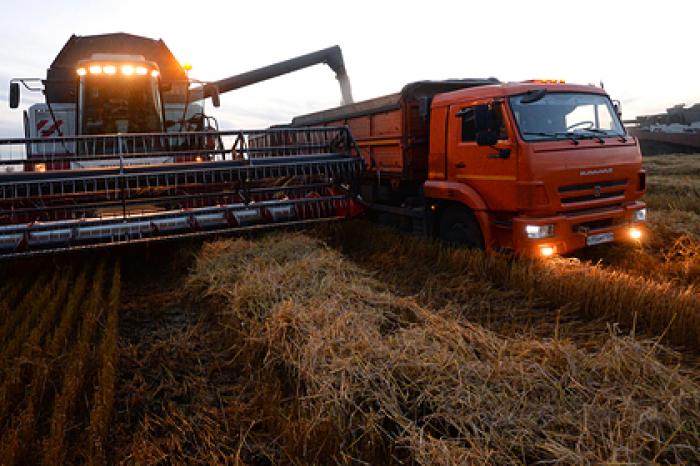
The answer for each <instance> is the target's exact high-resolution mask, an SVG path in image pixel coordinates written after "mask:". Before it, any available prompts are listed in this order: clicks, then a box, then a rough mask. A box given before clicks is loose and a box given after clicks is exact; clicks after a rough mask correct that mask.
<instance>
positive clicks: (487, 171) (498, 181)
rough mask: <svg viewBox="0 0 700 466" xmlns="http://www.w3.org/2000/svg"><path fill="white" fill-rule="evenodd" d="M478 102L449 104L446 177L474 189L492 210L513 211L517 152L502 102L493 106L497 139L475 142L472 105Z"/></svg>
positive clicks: (473, 108) (473, 107)
mask: <svg viewBox="0 0 700 466" xmlns="http://www.w3.org/2000/svg"><path fill="white" fill-rule="evenodd" d="M485 103H490V102H484V101H478V102H469V103H467V104H460V105H452V106H450V114H449V118H448V121H449V123H448V131H447V139H448V140H447V179H448V180H449V181H458V182H460V183H465V184H468V185H470V186H471V187H472V188H474V189H475V190H476V191H477V192H478V193H479V194H480V195H481V197H482V198H483V199H484V201H485V202H486V205H487V206H488V207H489V209H490V210H493V211H512V210H515V205H516V184H515V181H516V173H517V157H516V154H517V152H516V151H515V150H514V149H515V147H514V142H513V141H514V138H513V136H512V135H513V133H512V130H511V128H510V127H509V124H508V122H507V120H506V119H505V118H503V116H504V115H503V103H501V102H492V103H491V104H492V105H494V106H495V108H494V110H495V115H497V118H496V121H497V125H498V127H499V136H498V142H497V143H496V144H495V145H493V146H479V145H478V144H477V142H476V125H475V107H476V105H479V104H485Z"/></svg>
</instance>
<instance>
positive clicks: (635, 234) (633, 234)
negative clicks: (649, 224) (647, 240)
mask: <svg viewBox="0 0 700 466" xmlns="http://www.w3.org/2000/svg"><path fill="white" fill-rule="evenodd" d="M641 237H642V230H640V229H639V228H630V238H632V239H639V238H641Z"/></svg>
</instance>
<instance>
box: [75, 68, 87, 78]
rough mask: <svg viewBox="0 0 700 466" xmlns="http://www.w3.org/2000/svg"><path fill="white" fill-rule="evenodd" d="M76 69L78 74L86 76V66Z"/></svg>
mask: <svg viewBox="0 0 700 466" xmlns="http://www.w3.org/2000/svg"><path fill="white" fill-rule="evenodd" d="M75 71H76V73H78V76H85V75H86V74H87V70H86V69H85V68H78V69H77V70H75Z"/></svg>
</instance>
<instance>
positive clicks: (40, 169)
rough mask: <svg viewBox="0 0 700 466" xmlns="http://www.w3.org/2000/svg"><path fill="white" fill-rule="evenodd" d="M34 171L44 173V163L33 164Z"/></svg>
mask: <svg viewBox="0 0 700 466" xmlns="http://www.w3.org/2000/svg"><path fill="white" fill-rule="evenodd" d="M34 171H37V172H45V171H46V164H45V163H35V164H34Z"/></svg>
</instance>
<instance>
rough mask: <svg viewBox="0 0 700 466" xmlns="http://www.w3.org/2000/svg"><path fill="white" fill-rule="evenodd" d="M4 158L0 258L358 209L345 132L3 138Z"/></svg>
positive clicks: (357, 165) (317, 218)
mask: <svg viewBox="0 0 700 466" xmlns="http://www.w3.org/2000/svg"><path fill="white" fill-rule="evenodd" d="M212 140H216V141H221V143H220V144H218V145H217V146H212V144H211V141H212ZM66 148H67V149H68V151H69V152H70V153H66ZM23 151H25V153H21V152H23ZM0 156H2V157H0V259H2V258H12V257H17V256H26V255H34V254H41V253H47V252H55V251H65V250H74V249H85V248H93V247H100V246H109V245H116V244H129V243H143V242H147V241H153V240H160V239H168V238H180V237H187V236H202V235H209V234H216V233H225V232H236V231H246V230H251V229H261V228H275V227H281V226H292V225H293V226H298V225H304V224H310V223H317V222H323V221H329V220H338V219H342V218H347V217H349V216H352V215H354V214H356V213H358V212H359V211H360V210H361V207H360V206H359V204H358V203H357V201H356V199H357V186H358V180H359V178H360V177H361V176H362V173H363V170H364V161H363V158H362V156H361V154H360V153H359V151H358V149H357V145H356V144H355V141H354V140H353V139H352V135H351V134H350V132H349V130H348V129H347V127H323V128H304V129H294V128H274V129H267V130H253V131H220V132H218V133H214V139H212V132H200V133H194V132H190V133H148V134H121V135H103V136H74V137H63V138H34V139H5V140H0ZM27 156H29V157H27ZM28 160H30V161H28ZM19 164H23V165H24V167H25V169H26V170H25V171H21V172H10V171H4V170H2V168H4V167H3V165H4V166H12V165H19ZM47 167H50V168H49V169H47Z"/></svg>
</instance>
